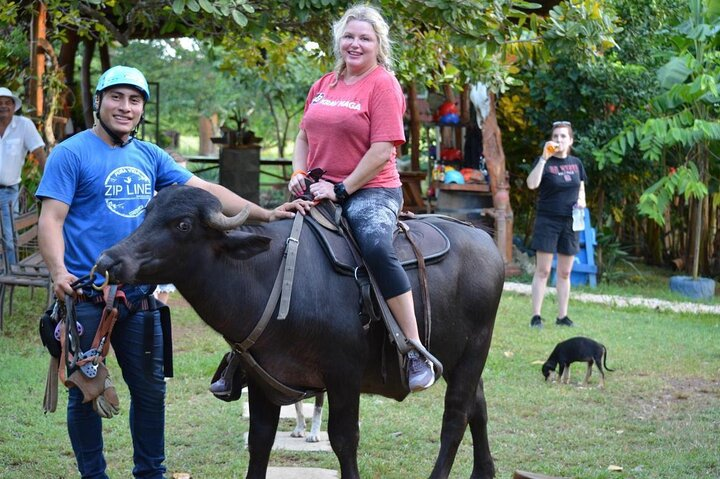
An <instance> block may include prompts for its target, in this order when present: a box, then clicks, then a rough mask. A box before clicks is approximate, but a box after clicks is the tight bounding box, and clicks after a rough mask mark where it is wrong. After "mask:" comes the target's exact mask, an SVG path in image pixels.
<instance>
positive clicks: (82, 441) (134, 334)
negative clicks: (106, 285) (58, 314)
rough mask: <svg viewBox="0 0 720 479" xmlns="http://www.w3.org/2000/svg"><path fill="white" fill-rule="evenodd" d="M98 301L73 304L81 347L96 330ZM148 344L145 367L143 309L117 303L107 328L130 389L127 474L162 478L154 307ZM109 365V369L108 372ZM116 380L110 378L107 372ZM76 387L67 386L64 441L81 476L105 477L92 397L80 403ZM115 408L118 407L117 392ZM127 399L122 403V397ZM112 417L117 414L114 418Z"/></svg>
mask: <svg viewBox="0 0 720 479" xmlns="http://www.w3.org/2000/svg"><path fill="white" fill-rule="evenodd" d="M102 310H103V304H93V303H91V302H84V303H78V304H77V309H76V311H77V320H78V321H79V322H80V323H81V324H82V326H83V327H84V328H85V332H84V333H83V335H82V336H81V337H80V343H81V348H82V350H83V351H86V350H88V349H89V348H90V347H91V345H92V341H93V338H94V337H95V332H96V331H97V327H98V324H99V322H100V316H101V314H102ZM152 315H153V323H154V326H153V345H152V355H151V356H152V357H151V359H149V361H151V363H150V369H149V370H148V369H146V368H147V367H148V366H147V364H146V359H145V357H144V354H143V349H144V341H145V311H140V312H138V313H135V314H133V315H130V314H128V310H127V308H125V307H124V306H121V307H120V314H119V315H118V320H117V322H116V323H115V327H114V329H113V331H112V346H113V350H114V352H115V356H116V358H117V361H118V364H119V365H120V369H121V370H122V375H123V379H124V380H125V383H126V384H127V385H128V388H129V390H130V406H129V409H128V410H129V413H128V417H129V420H130V434H131V436H132V441H133V451H134V452H133V462H134V464H135V467H134V468H133V477H136V478H148V479H162V478H163V477H164V474H165V471H166V469H165V466H164V465H163V462H164V461H165V380H164V375H163V339H162V328H161V326H160V313H159V311H153V312H152ZM113 372H114V371H110V373H111V374H112V373H113ZM113 380H116V378H113ZM82 400H83V395H82V392H81V391H80V390H79V389H78V388H77V387H74V388H71V389H70V390H69V398H68V409H67V423H68V433H69V435H70V442H71V443H72V448H73V452H74V453H75V458H76V460H77V464H78V470H79V471H80V474H81V476H82V478H83V479H85V478H87V479H107V478H108V476H107V475H106V474H105V468H106V462H105V457H104V455H103V438H102V419H101V418H100V416H98V415H97V413H96V412H95V411H94V410H93V408H92V402H88V403H86V404H83V403H82ZM120 401H121V410H122V409H124V405H123V398H120ZM126 404H127V403H126ZM116 420H117V419H116Z"/></svg>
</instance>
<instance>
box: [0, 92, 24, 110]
mask: <svg viewBox="0 0 720 479" xmlns="http://www.w3.org/2000/svg"><path fill="white" fill-rule="evenodd" d="M0 96H8V97H10V98H12V99H13V101H14V102H15V111H18V110H19V109H20V107H21V106H22V102H21V101H20V98H18V97H17V96H15V95H13V92H11V91H10V90H9V89H7V88H5V87H4V86H3V87H0Z"/></svg>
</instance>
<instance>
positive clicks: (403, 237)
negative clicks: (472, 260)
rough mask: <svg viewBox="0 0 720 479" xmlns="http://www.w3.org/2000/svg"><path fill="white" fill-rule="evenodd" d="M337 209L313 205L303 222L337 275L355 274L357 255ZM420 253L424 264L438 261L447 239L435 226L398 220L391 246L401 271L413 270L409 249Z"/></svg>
mask: <svg viewBox="0 0 720 479" xmlns="http://www.w3.org/2000/svg"><path fill="white" fill-rule="evenodd" d="M340 211H341V210H340V207H338V206H337V205H335V204H333V203H331V202H329V201H328V202H322V203H320V204H318V205H317V206H315V207H314V208H313V209H312V210H311V211H310V213H311V214H310V215H309V216H308V217H306V223H307V224H308V225H309V227H310V230H311V231H312V232H313V233H314V234H315V237H316V238H317V240H318V242H319V243H320V245H321V246H322V249H323V251H325V254H326V255H327V257H328V258H329V260H330V263H331V264H332V265H333V267H334V268H335V271H337V272H338V273H340V274H344V275H350V276H352V275H355V271H356V269H357V268H358V267H360V266H361V265H360V264H358V259H357V258H358V255H359V253H355V252H354V251H353V249H352V248H353V247H354V246H352V245H351V244H350V242H349V241H348V239H347V238H346V236H345V235H343V234H342V233H341V232H340V224H339V223H340ZM413 244H414V246H415V247H416V248H417V250H418V251H419V253H420V254H422V257H423V259H424V260H425V264H433V263H437V262H439V261H441V260H442V259H443V257H444V256H445V255H446V254H447V252H448V251H449V250H450V240H449V239H448V237H447V236H445V233H443V232H442V231H441V230H440V229H439V228H438V227H437V226H435V225H433V224H431V223H429V222H426V221H423V220H422V219H415V218H412V217H408V218H407V219H403V220H401V221H398V228H397V229H396V230H395V233H394V238H393V246H394V247H395V253H396V254H397V257H398V259H399V261H400V264H401V265H402V266H403V268H404V269H406V270H408V269H412V268H417V265H418V259H417V256H416V252H415V250H414V248H413Z"/></svg>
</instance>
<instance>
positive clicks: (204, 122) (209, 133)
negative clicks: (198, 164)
mask: <svg viewBox="0 0 720 479" xmlns="http://www.w3.org/2000/svg"><path fill="white" fill-rule="evenodd" d="M217 125H218V115H217V113H213V114H212V115H211V116H209V117H207V116H205V115H200V119H199V122H198V132H199V134H200V145H199V151H198V154H200V155H202V156H214V155H217V154H218V148H217V145H215V144H214V143H213V142H212V140H211V138H212V137H213V136H216V134H217V130H218V127H217Z"/></svg>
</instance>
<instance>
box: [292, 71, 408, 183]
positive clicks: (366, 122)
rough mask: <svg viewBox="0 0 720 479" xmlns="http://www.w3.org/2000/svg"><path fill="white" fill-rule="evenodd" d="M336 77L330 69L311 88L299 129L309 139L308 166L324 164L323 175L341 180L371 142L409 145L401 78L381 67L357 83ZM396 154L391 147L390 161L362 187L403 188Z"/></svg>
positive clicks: (330, 178) (368, 147)
mask: <svg viewBox="0 0 720 479" xmlns="http://www.w3.org/2000/svg"><path fill="white" fill-rule="evenodd" d="M333 79H334V73H328V74H326V75H324V76H323V77H322V78H320V79H319V80H318V81H317V82H315V84H314V85H313V86H312V88H311V89H310V93H309V94H308V97H307V100H306V102H305V114H304V116H303V119H302V121H301V122H300V128H302V129H303V130H305V133H306V134H307V138H308V145H309V151H308V158H307V168H308V170H310V169H312V168H322V169H324V170H325V171H326V172H327V173H325V176H324V177H323V178H325V179H328V180H332V181H343V180H344V179H345V178H347V177H348V175H350V173H352V171H353V170H354V169H355V167H356V166H357V165H358V163H359V162H360V160H361V159H362V157H363V156H365V153H367V151H368V150H369V149H370V145H371V144H372V143H376V142H381V141H388V142H391V143H394V144H395V146H397V145H401V144H403V143H405V129H404V128H403V113H404V112H405V97H404V96H403V93H402V89H401V88H400V84H399V83H398V81H397V79H396V78H395V77H394V76H393V75H392V74H391V73H389V72H388V71H387V70H385V69H384V68H382V67H378V68H376V69H375V70H374V71H373V72H371V73H370V74H369V75H368V76H366V77H365V78H363V79H362V80H360V81H359V82H357V83H355V84H354V85H346V84H345V83H344V82H343V81H342V80H340V81H339V82H338V83H337V85H335V86H334V87H331V86H330V85H331V83H332V81H333ZM396 156H397V151H396V150H395V149H393V153H392V157H391V158H390V161H388V162H387V163H386V164H385V167H384V168H383V169H382V171H380V173H378V174H377V176H375V178H373V179H372V180H370V181H369V182H368V183H366V184H365V186H363V188H380V187H384V188H397V187H399V186H400V185H401V183H400V175H399V174H398V171H397V166H396V164H395V157H396Z"/></svg>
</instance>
